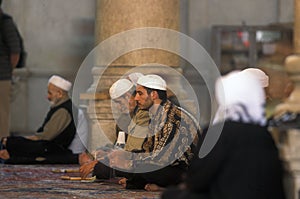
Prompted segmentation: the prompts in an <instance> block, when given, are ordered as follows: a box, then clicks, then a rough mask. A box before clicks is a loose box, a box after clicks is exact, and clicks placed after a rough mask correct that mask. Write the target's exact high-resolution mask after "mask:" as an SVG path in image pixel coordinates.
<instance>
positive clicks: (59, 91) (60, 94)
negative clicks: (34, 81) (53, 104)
mask: <svg viewBox="0 0 300 199" xmlns="http://www.w3.org/2000/svg"><path fill="white" fill-rule="evenodd" d="M57 93H58V96H59V97H60V98H61V97H62V96H63V91H62V90H60V89H58V90H57Z"/></svg>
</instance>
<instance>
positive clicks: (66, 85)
mask: <svg viewBox="0 0 300 199" xmlns="http://www.w3.org/2000/svg"><path fill="white" fill-rule="evenodd" d="M50 83H51V84H53V85H54V86H56V87H58V88H61V89H62V90H64V91H69V90H70V89H71V87H72V83H71V82H69V81H68V80H65V79H64V78H62V77H60V76H58V75H53V76H51V77H50V79H49V81H48V84H50Z"/></svg>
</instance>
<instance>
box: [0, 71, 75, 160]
mask: <svg viewBox="0 0 300 199" xmlns="http://www.w3.org/2000/svg"><path fill="white" fill-rule="evenodd" d="M71 87H72V84H71V83H70V82H69V81H67V80H65V79H63V78H62V77H59V76H56V75H54V76H52V77H51V78H50V79H49V82H48V100H49V101H50V104H51V108H50V110H49V112H48V113H47V116H46V118H45V120H44V123H43V124H42V126H41V127H40V128H39V129H38V130H37V132H36V133H35V135H33V136H28V137H20V136H10V137H6V138H3V139H2V143H1V144H2V145H3V148H4V149H3V150H1V151H0V158H1V159H3V160H5V162H6V163H29V164H31V163H77V162H78V156H76V155H74V154H73V153H72V151H71V150H69V149H68V147H69V145H70V143H71V142H72V140H73V138H74V135H75V133H76V127H75V123H74V118H73V114H72V109H75V107H74V106H73V104H72V101H71V99H70V98H69V96H68V91H69V90H70V89H71ZM76 112H77V111H76ZM76 114H77V113H76ZM76 118H77V117H76Z"/></svg>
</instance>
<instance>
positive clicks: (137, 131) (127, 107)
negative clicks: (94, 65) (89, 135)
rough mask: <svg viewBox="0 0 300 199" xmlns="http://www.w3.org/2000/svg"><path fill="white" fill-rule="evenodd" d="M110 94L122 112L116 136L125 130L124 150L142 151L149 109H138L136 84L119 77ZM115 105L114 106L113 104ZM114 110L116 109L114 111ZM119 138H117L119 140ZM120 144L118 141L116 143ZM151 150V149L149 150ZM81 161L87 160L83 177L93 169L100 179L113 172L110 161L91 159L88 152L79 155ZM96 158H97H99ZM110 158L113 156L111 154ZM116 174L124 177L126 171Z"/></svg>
mask: <svg viewBox="0 0 300 199" xmlns="http://www.w3.org/2000/svg"><path fill="white" fill-rule="evenodd" d="M109 94H110V97H111V99H112V102H113V105H114V104H116V105H117V106H116V107H117V111H116V112H120V113H121V114H120V116H119V117H118V119H117V121H116V123H117V127H116V137H117V138H119V132H120V131H123V132H125V133H126V134H125V140H122V141H125V146H124V150H125V151H129V152H141V151H144V150H146V149H143V148H142V146H143V143H144V140H145V137H146V135H148V132H149V130H148V124H149V119H150V118H149V112H148V111H147V110H142V109H138V107H137V106H136V102H135V100H134V97H135V86H134V83H133V82H132V81H129V80H128V79H119V80H117V81H116V82H115V83H113V84H112V86H111V87H110V89H109ZM112 107H114V106H112ZM113 112H114V111H113ZM118 140H119V139H117V141H118ZM116 144H118V143H116ZM148 152H149V151H148ZM103 153H106V152H103V150H102V149H101V148H100V149H98V150H97V151H96V153H95V154H101V155H97V156H99V157H97V158H98V159H103ZM79 158H80V160H79V162H80V163H82V162H87V163H86V164H83V165H82V166H81V167H80V170H79V171H80V173H81V176H82V177H86V176H87V175H88V174H89V173H90V172H91V171H92V172H93V175H95V176H96V177H97V178H99V179H103V178H104V179H107V178H109V177H111V176H110V174H111V169H110V168H109V161H107V162H105V163H103V161H98V160H93V161H91V160H89V159H90V158H88V156H87V154H82V155H80V156H79ZM97 158H96V159H97ZM107 158H108V157H107ZM109 158H113V155H112V154H110V156H109ZM86 160H88V161H86ZM115 174H116V176H119V177H124V173H122V172H119V171H117V170H116V171H115Z"/></svg>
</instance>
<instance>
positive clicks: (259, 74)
mask: <svg viewBox="0 0 300 199" xmlns="http://www.w3.org/2000/svg"><path fill="white" fill-rule="evenodd" d="M242 73H249V74H251V75H254V76H255V78H257V79H258V80H259V81H260V84H261V86H262V87H263V88H265V87H268V86H269V76H268V75H266V73H264V72H263V71H262V70H260V69H258V68H247V69H245V70H243V71H242Z"/></svg>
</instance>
